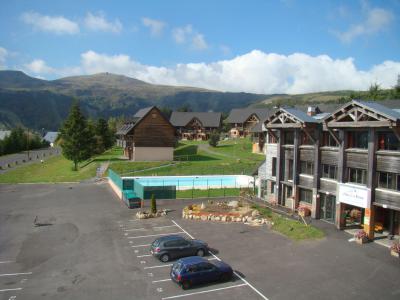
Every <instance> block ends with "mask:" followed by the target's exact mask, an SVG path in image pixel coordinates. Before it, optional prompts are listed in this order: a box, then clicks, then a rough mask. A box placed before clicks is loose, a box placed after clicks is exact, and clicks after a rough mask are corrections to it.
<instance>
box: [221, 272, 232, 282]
mask: <svg viewBox="0 0 400 300" xmlns="http://www.w3.org/2000/svg"><path fill="white" fill-rule="evenodd" d="M231 278H232V276H231V275H230V274H228V273H223V274H222V275H221V281H222V282H225V281H229V280H230V279H231Z"/></svg>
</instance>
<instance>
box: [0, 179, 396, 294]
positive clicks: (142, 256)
mask: <svg viewBox="0 0 400 300" xmlns="http://www.w3.org/2000/svg"><path fill="white" fill-rule="evenodd" d="M0 203H1V205H0V299H1V300H9V299H16V300H19V299H93V300H94V299H96V300H97V299H99V300H102V299H105V300H109V299H159V300H160V299H199V300H200V299H210V300H211V299H216V300H219V299H221V300H228V299H237V300H239V299H240V300H242V299H249V300H252V299H261V300H262V299H264V300H265V298H263V297H266V298H267V299H270V300H272V299H277V300H286V299H304V300H305V299H349V300H350V299H352V300H354V299H362V300H366V299H400V264H399V260H398V259H395V258H393V257H391V256H390V254H389V251H388V249H386V248H383V247H382V246H379V245H376V244H367V245H362V246H360V245H357V244H355V243H349V242H348V238H349V236H348V235H347V234H346V233H344V232H342V231H337V230H336V229H335V228H334V226H332V225H330V224H326V223H323V222H317V221H315V222H314V223H315V224H316V225H317V226H320V227H321V228H324V230H325V231H326V233H327V237H326V238H324V239H322V240H318V241H307V242H293V241H291V240H289V239H287V238H286V237H284V236H282V235H280V234H278V233H275V232H273V231H271V230H268V229H267V227H265V226H263V227H250V226H247V225H244V224H224V223H216V222H212V223H206V222H201V221H193V220H183V219H181V217H180V215H181V208H182V207H183V205H184V203H185V202H183V201H182V200H166V201H158V207H159V208H170V209H172V210H174V211H173V212H171V213H169V214H168V216H167V217H164V218H158V219H156V220H144V221H135V220H134V213H135V212H136V210H128V209H127V208H126V206H125V205H124V204H123V203H122V202H121V201H120V200H118V199H117V198H116V197H115V195H114V194H113V192H112V191H111V189H110V188H109V186H108V185H107V184H104V183H98V184H93V183H92V184H43V185H0ZM36 216H37V218H36ZM35 218H36V222H37V223H41V224H43V225H46V224H47V225H48V226H41V227H35V226H34V220H35ZM173 221H175V223H177V224H178V225H179V226H177V225H176V224H175V223H174V222H173ZM168 233H177V234H180V235H183V236H186V237H188V236H193V237H195V238H199V239H203V240H205V241H207V242H208V243H209V245H210V246H211V247H212V248H214V249H215V251H214V252H215V253H216V255H217V257H218V258H220V259H222V260H224V261H226V262H228V263H229V264H231V265H232V267H233V268H234V270H236V271H237V273H238V274H239V275H240V276H241V277H242V278H243V279H244V280H245V281H243V280H242V279H240V278H239V277H237V276H236V277H235V278H234V279H233V280H232V281H231V282H227V283H217V284H212V285H206V286H200V287H196V288H193V289H191V290H189V291H182V290H181V289H180V288H179V287H178V286H177V285H175V284H174V283H172V282H171V281H169V274H168V273H169V266H166V265H163V264H162V263H161V262H159V261H157V260H156V259H154V258H153V257H151V256H150V255H149V252H148V248H147V247H148V246H143V245H148V244H149V243H151V241H152V240H153V239H154V238H155V237H156V236H161V235H163V234H168ZM209 258H211V259H214V257H213V256H211V257H209ZM160 265H161V266H160ZM257 291H258V292H259V293H258V292H257ZM261 295H263V296H261ZM13 297H16V298H13Z"/></svg>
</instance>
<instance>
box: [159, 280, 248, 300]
mask: <svg viewBox="0 0 400 300" xmlns="http://www.w3.org/2000/svg"><path fill="white" fill-rule="evenodd" d="M244 285H246V283H242V284H236V285H230V286H226V287H222V288H218V289H212V290H205V291H200V292H194V293H188V294H181V295H176V296H170V297H164V298H161V300H166V299H174V298H181V297H187V296H192V295H198V294H205V293H210V292H216V291H222V290H227V289H232V288H236V287H240V286H244Z"/></svg>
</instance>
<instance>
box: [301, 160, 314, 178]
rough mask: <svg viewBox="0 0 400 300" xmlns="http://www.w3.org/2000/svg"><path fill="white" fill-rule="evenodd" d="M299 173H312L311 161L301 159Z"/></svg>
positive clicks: (312, 165)
mask: <svg viewBox="0 0 400 300" xmlns="http://www.w3.org/2000/svg"><path fill="white" fill-rule="evenodd" d="M300 173H301V174H308V175H314V164H313V163H312V162H311V161H301V162H300Z"/></svg>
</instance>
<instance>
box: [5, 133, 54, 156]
mask: <svg viewBox="0 0 400 300" xmlns="http://www.w3.org/2000/svg"><path fill="white" fill-rule="evenodd" d="M48 146H49V143H48V142H47V141H45V140H43V139H42V138H41V137H40V136H39V135H38V134H35V133H32V132H27V131H26V130H24V129H23V128H22V127H17V128H14V129H12V130H11V133H10V134H9V135H8V136H6V137H5V138H4V139H3V140H1V141H0V155H5V154H12V153H18V152H21V151H26V150H34V149H40V148H44V147H48Z"/></svg>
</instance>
